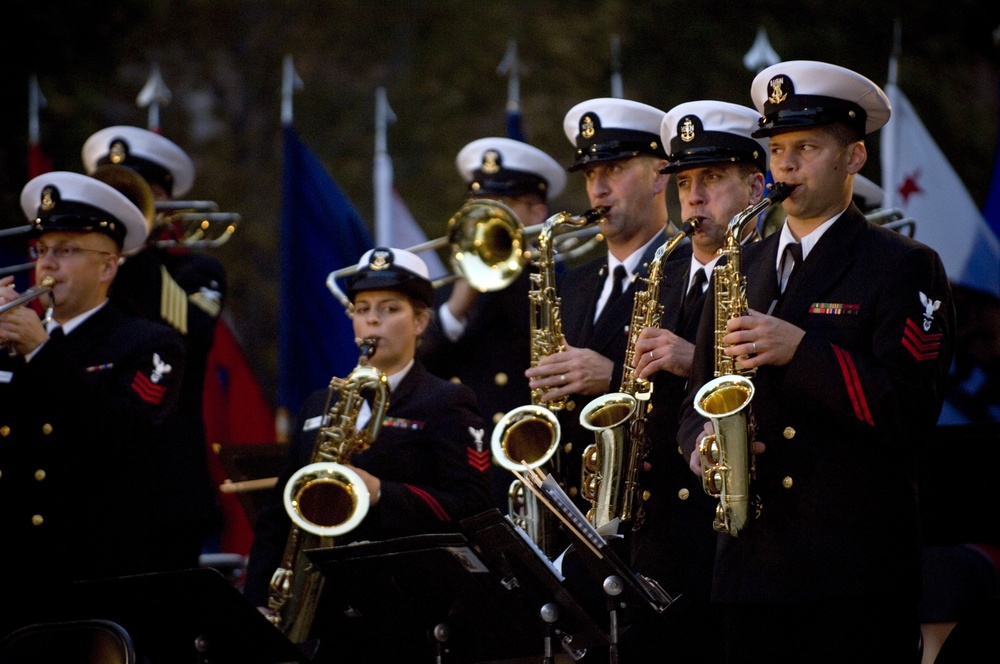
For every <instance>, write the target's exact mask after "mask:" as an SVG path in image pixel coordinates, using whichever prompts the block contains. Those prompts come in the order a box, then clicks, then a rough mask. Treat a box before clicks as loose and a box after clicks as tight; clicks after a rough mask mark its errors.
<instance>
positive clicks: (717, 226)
mask: <svg viewBox="0 0 1000 664" xmlns="http://www.w3.org/2000/svg"><path fill="white" fill-rule="evenodd" d="M759 117H760V116H759V114H758V113H757V112H756V111H755V110H753V109H752V108H748V107H746V106H739V105H737V104H731V103H727V102H721V101H714V100H701V101H691V102H686V103H683V104H680V105H678V106H675V107H674V108H672V109H670V110H669V111H667V114H666V116H665V117H664V118H663V124H662V125H661V128H660V136H661V138H662V139H663V145H664V146H666V149H667V152H668V160H669V164H668V165H667V166H666V167H665V168H664V169H663V172H665V173H669V174H672V176H673V178H674V181H675V182H676V184H677V192H678V197H679V202H680V209H681V217H682V218H683V219H684V220H685V221H689V220H697V231H696V232H695V233H694V235H693V236H692V237H691V243H690V249H691V251H689V252H686V253H687V254H688V255H689V256H690V258H683V259H681V260H673V261H668V262H667V263H666V264H665V265H664V267H663V278H662V280H661V281H660V284H659V288H660V291H659V295H660V300H659V301H660V304H661V305H662V306H663V315H662V318H661V321H660V327H659V328H646V329H644V330H642V332H641V333H640V334H639V337H638V341H637V342H636V345H635V355H634V360H635V366H636V375H637V376H639V377H641V378H646V379H651V380H652V381H653V394H652V399H651V400H650V403H651V405H652V409H651V411H650V412H649V414H648V417H647V423H646V436H647V439H648V441H647V443H646V444H647V446H648V450H649V456H648V462H649V463H650V465H651V468H650V470H649V471H648V472H644V473H642V474H641V476H640V479H639V484H640V488H641V494H642V496H643V500H642V502H641V503H640V507H641V509H642V510H643V512H644V514H645V517H644V519H643V520H642V521H641V525H640V527H638V528H637V529H636V530H635V531H634V532H633V534H632V566H633V569H635V570H636V571H638V572H640V573H642V574H645V575H647V576H649V577H652V578H654V579H656V580H657V581H658V582H659V583H660V585H661V586H663V587H664V588H666V589H669V591H670V592H673V593H678V594H681V595H683V596H684V597H685V602H684V603H682V604H680V605H678V606H676V607H673V608H672V609H671V617H670V620H668V621H666V624H665V625H663V624H655V625H643V624H638V625H633V627H632V629H631V630H630V631H629V632H628V633H627V634H626V635H625V638H624V639H623V646H624V647H626V648H628V649H629V652H635V653H637V654H638V653H641V652H650V650H649V649H650V648H651V647H655V646H656V644H658V643H669V644H670V653H671V657H672V658H674V659H676V660H677V661H679V662H686V661H696V660H701V659H703V658H705V659H710V660H720V659H721V658H722V655H723V652H722V648H721V641H720V639H719V638H718V632H717V630H718V616H717V611H716V609H715V608H714V607H713V606H712V604H711V602H710V595H711V587H712V583H711V581H712V567H713V562H714V560H715V540H716V535H715V531H714V530H713V529H712V527H711V523H712V521H713V519H714V517H715V503H716V501H715V499H713V498H712V497H711V496H709V495H708V494H706V493H705V492H704V491H703V489H702V482H701V478H699V477H696V476H695V475H693V474H692V473H691V471H690V469H689V468H688V463H687V460H686V459H685V458H683V457H681V456H680V455H679V454H678V453H677V444H676V440H677V418H678V415H679V413H680V408H681V404H682V403H683V401H684V398H685V396H686V394H687V378H688V375H689V374H690V373H691V364H692V362H693V360H694V341H695V339H696V337H697V333H698V322H699V320H700V319H701V316H702V309H703V307H704V306H708V307H711V306H712V304H713V303H712V300H713V299H714V298H713V297H712V295H713V294H712V293H710V292H707V291H708V278H709V277H710V276H711V274H712V270H713V268H714V267H715V265H716V263H717V262H718V261H719V260H720V258H721V257H720V255H719V253H718V252H719V249H720V248H721V247H722V245H723V243H724V240H725V235H726V229H727V227H728V225H729V221H730V220H731V219H732V218H733V217H734V216H735V215H737V214H739V213H740V212H741V211H742V210H743V209H744V208H746V207H747V206H748V205H752V204H754V203H756V202H758V201H759V200H760V199H761V196H762V194H763V192H764V173H765V172H766V170H767V146H766V142H765V141H762V140H760V139H755V138H753V137H752V136H751V134H752V133H753V132H754V131H755V130H756V129H757V119H758V118H759ZM678 251H680V250H679V249H678ZM632 332H633V333H636V332H638V331H637V330H633V331H632ZM630 444H638V443H637V442H636V441H630Z"/></svg>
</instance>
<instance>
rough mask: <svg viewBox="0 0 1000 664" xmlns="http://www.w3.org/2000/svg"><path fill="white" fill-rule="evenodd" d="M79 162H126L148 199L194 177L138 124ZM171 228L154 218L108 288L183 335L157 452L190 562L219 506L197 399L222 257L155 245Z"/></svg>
mask: <svg viewBox="0 0 1000 664" xmlns="http://www.w3.org/2000/svg"><path fill="white" fill-rule="evenodd" d="M82 156H83V163H84V166H85V167H86V170H87V172H88V173H90V174H91V175H94V176H95V177H99V178H100V177H102V176H103V175H104V174H105V173H109V174H113V169H114V168H122V167H124V168H128V169H131V170H133V171H135V172H136V173H138V174H139V175H140V176H142V178H143V179H144V180H145V181H146V182H147V183H148V184H149V186H150V188H151V189H152V192H153V197H154V199H155V200H156V201H171V200H175V199H178V198H180V197H183V196H185V195H187V194H188V193H189V192H190V191H191V187H192V186H193V184H194V180H195V167H194V162H193V161H192V160H191V158H190V157H189V156H188V155H187V153H185V152H184V150H182V149H181V148H180V146H178V145H177V144H176V143H174V142H173V141H171V140H170V139H168V138H166V137H164V136H161V135H160V134H157V133H155V132H152V131H149V130H148V129H143V128H141V127H130V126H114V127H106V128H104V129H101V130H100V131H98V132H96V133H95V134H93V135H92V136H90V137H89V138H88V139H87V140H86V142H85V143H84V145H83V150H82ZM178 232H179V229H178V228H176V227H175V225H174V224H171V223H169V222H164V221H161V219H160V217H157V219H156V221H155V222H154V226H153V228H152V229H151V231H150V237H149V238H148V241H147V243H146V244H145V245H144V246H142V247H141V248H139V249H138V250H137V251H135V252H130V253H129V254H128V255H127V259H126V261H125V262H124V263H123V264H122V266H121V268H120V269H119V273H118V277H117V278H116V279H115V283H114V286H113V287H112V289H111V293H110V297H111V301H112V302H114V303H115V304H116V305H118V306H119V307H120V308H122V309H123V310H125V311H127V312H129V313H132V314H135V315H138V316H142V317H143V318H146V319H147V320H152V321H157V322H162V323H165V324H167V325H170V326H172V327H174V328H176V329H177V330H178V331H179V332H180V333H181V334H182V335H183V337H184V343H185V345H186V358H187V359H186V363H185V367H184V375H185V380H184V386H183V389H182V390H181V398H180V403H179V404H178V411H179V415H178V425H177V427H176V428H175V430H174V433H175V434H176V438H177V443H176V446H175V448H174V450H175V451H174V453H173V454H172V455H171V456H170V457H168V458H166V459H164V460H163V461H164V462H165V463H170V464H172V465H173V466H174V468H175V472H176V473H177V474H178V475H179V476H181V477H185V478H186V481H185V482H184V483H183V484H181V485H179V488H178V491H177V492H176V494H175V495H174V500H175V508H176V509H175V514H176V522H177V526H178V528H177V532H176V539H175V542H176V546H177V547H178V548H184V549H186V551H187V556H188V559H189V561H190V566H191V567H197V566H198V557H199V554H200V553H201V551H202V547H203V543H204V541H205V539H206V537H208V536H210V535H212V534H213V533H216V532H217V531H218V529H219V527H220V521H221V513H220V511H219V506H218V504H217V502H216V492H215V488H214V486H213V482H212V480H211V477H210V474H209V470H208V457H207V454H208V450H207V449H206V441H205V422H204V415H203V408H202V401H203V396H204V389H205V367H206V365H207V363H208V355H209V352H210V351H211V349H212V344H213V342H214V340H215V326H216V324H217V323H218V320H219V315H220V313H221V311H222V306H223V304H224V299H225V294H226V272H225V269H224V268H223V266H222V263H221V262H220V261H219V260H218V259H217V258H215V257H214V256H211V255H209V254H207V253H202V252H196V251H191V250H190V249H189V248H185V247H183V246H176V247H171V248H162V247H159V246H157V245H156V241H158V240H163V239H176V237H177V234H178Z"/></svg>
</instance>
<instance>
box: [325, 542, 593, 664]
mask: <svg viewBox="0 0 1000 664" xmlns="http://www.w3.org/2000/svg"><path fill="white" fill-rule="evenodd" d="M306 553H307V555H308V556H309V558H310V560H312V561H313V563H314V564H316V565H317V566H318V567H319V569H320V570H321V572H322V573H323V576H324V577H325V578H326V587H325V590H324V593H323V597H322V599H321V600H320V606H319V609H318V610H317V614H316V618H315V621H314V623H313V624H314V631H313V636H314V637H316V638H318V639H319V649H318V651H317V653H316V656H315V659H314V661H316V662H327V661H396V662H401V661H407V662H428V663H429V662H435V661H438V662H449V661H450V662H475V661H486V660H498V659H510V658H516V657H526V656H531V655H535V654H540V653H541V652H542V648H543V644H544V643H545V639H546V637H547V636H548V633H549V629H548V626H547V624H546V623H545V622H544V621H543V620H542V619H541V617H540V615H539V612H540V610H541V609H542V606H541V605H536V606H530V605H528V604H522V603H519V602H516V601H512V598H511V594H510V593H509V592H508V591H506V590H505V589H504V588H503V586H502V585H501V580H502V579H501V577H500V576H498V575H497V574H494V573H493V572H492V571H491V570H490V569H489V568H488V567H487V565H486V564H485V563H484V562H483V560H482V559H481V558H480V557H479V555H477V553H476V551H474V550H473V548H472V546H470V543H469V541H468V540H467V539H466V538H465V536H463V535H460V534H435V535H417V536H413V537H404V538H400V539H395V540H386V541H382V542H369V543H364V544H352V545H348V546H343V547H333V548H329V549H313V550H310V551H307V552H306ZM528 581H529V579H528V578H527V577H525V579H524V580H523V582H524V583H525V584H527V583H528ZM564 601H565V602H566V605H567V606H568V605H569V601H568V600H565V599H564ZM574 615H576V616H578V615H579V614H578V612H576V613H575V614H574ZM578 619H579V618H578ZM579 620H581V622H582V619H579ZM585 631H586V634H587V636H588V637H589V638H594V639H600V638H601V635H600V633H599V632H597V631H596V628H594V627H593V625H592V624H591V625H590V627H589V628H588V629H587V630H585Z"/></svg>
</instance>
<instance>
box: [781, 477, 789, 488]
mask: <svg viewBox="0 0 1000 664" xmlns="http://www.w3.org/2000/svg"><path fill="white" fill-rule="evenodd" d="M781 486H783V487H785V488H786V489H791V488H792V478H791V477H789V476H787V475H786V476H785V479H783V480H781Z"/></svg>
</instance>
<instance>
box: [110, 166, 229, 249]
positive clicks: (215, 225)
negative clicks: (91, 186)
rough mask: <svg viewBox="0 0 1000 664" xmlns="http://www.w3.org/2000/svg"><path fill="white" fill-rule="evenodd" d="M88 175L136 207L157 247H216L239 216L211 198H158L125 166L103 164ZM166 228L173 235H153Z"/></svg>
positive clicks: (136, 174)
mask: <svg viewBox="0 0 1000 664" xmlns="http://www.w3.org/2000/svg"><path fill="white" fill-rule="evenodd" d="M91 177H93V178H95V179H97V180H100V181H101V182H103V183H105V184H107V185H110V186H112V187H114V188H115V189H116V190H118V191H119V192H120V193H122V194H123V195H124V196H125V197H126V198H127V199H129V200H130V201H132V203H133V204H135V206H136V207H137V208H139V210H140V211H141V212H142V214H143V216H144V217H145V218H146V224H147V227H148V230H149V243H151V244H154V245H156V246H158V247H176V246H184V247H218V246H221V245H223V244H225V243H226V242H227V241H228V240H229V238H230V237H231V236H232V234H233V233H234V232H235V231H236V224H237V223H238V222H239V220H240V215H238V214H236V213H235V212H219V206H218V204H217V203H214V202H213V201H157V200H155V197H154V195H153V190H152V188H151V187H150V186H149V183H147V182H146V180H145V179H144V178H143V177H142V176H141V175H139V173H137V172H136V171H134V170H132V169H131V168H129V167H127V166H122V165H120V164H104V165H102V166H98V167H97V168H96V169H95V170H94V172H93V173H91ZM219 224H225V225H224V226H221V228H220V227H219ZM166 230H169V233H170V234H172V235H174V236H175V237H173V238H170V239H156V238H157V237H158V236H159V235H160V233H159V231H166Z"/></svg>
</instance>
